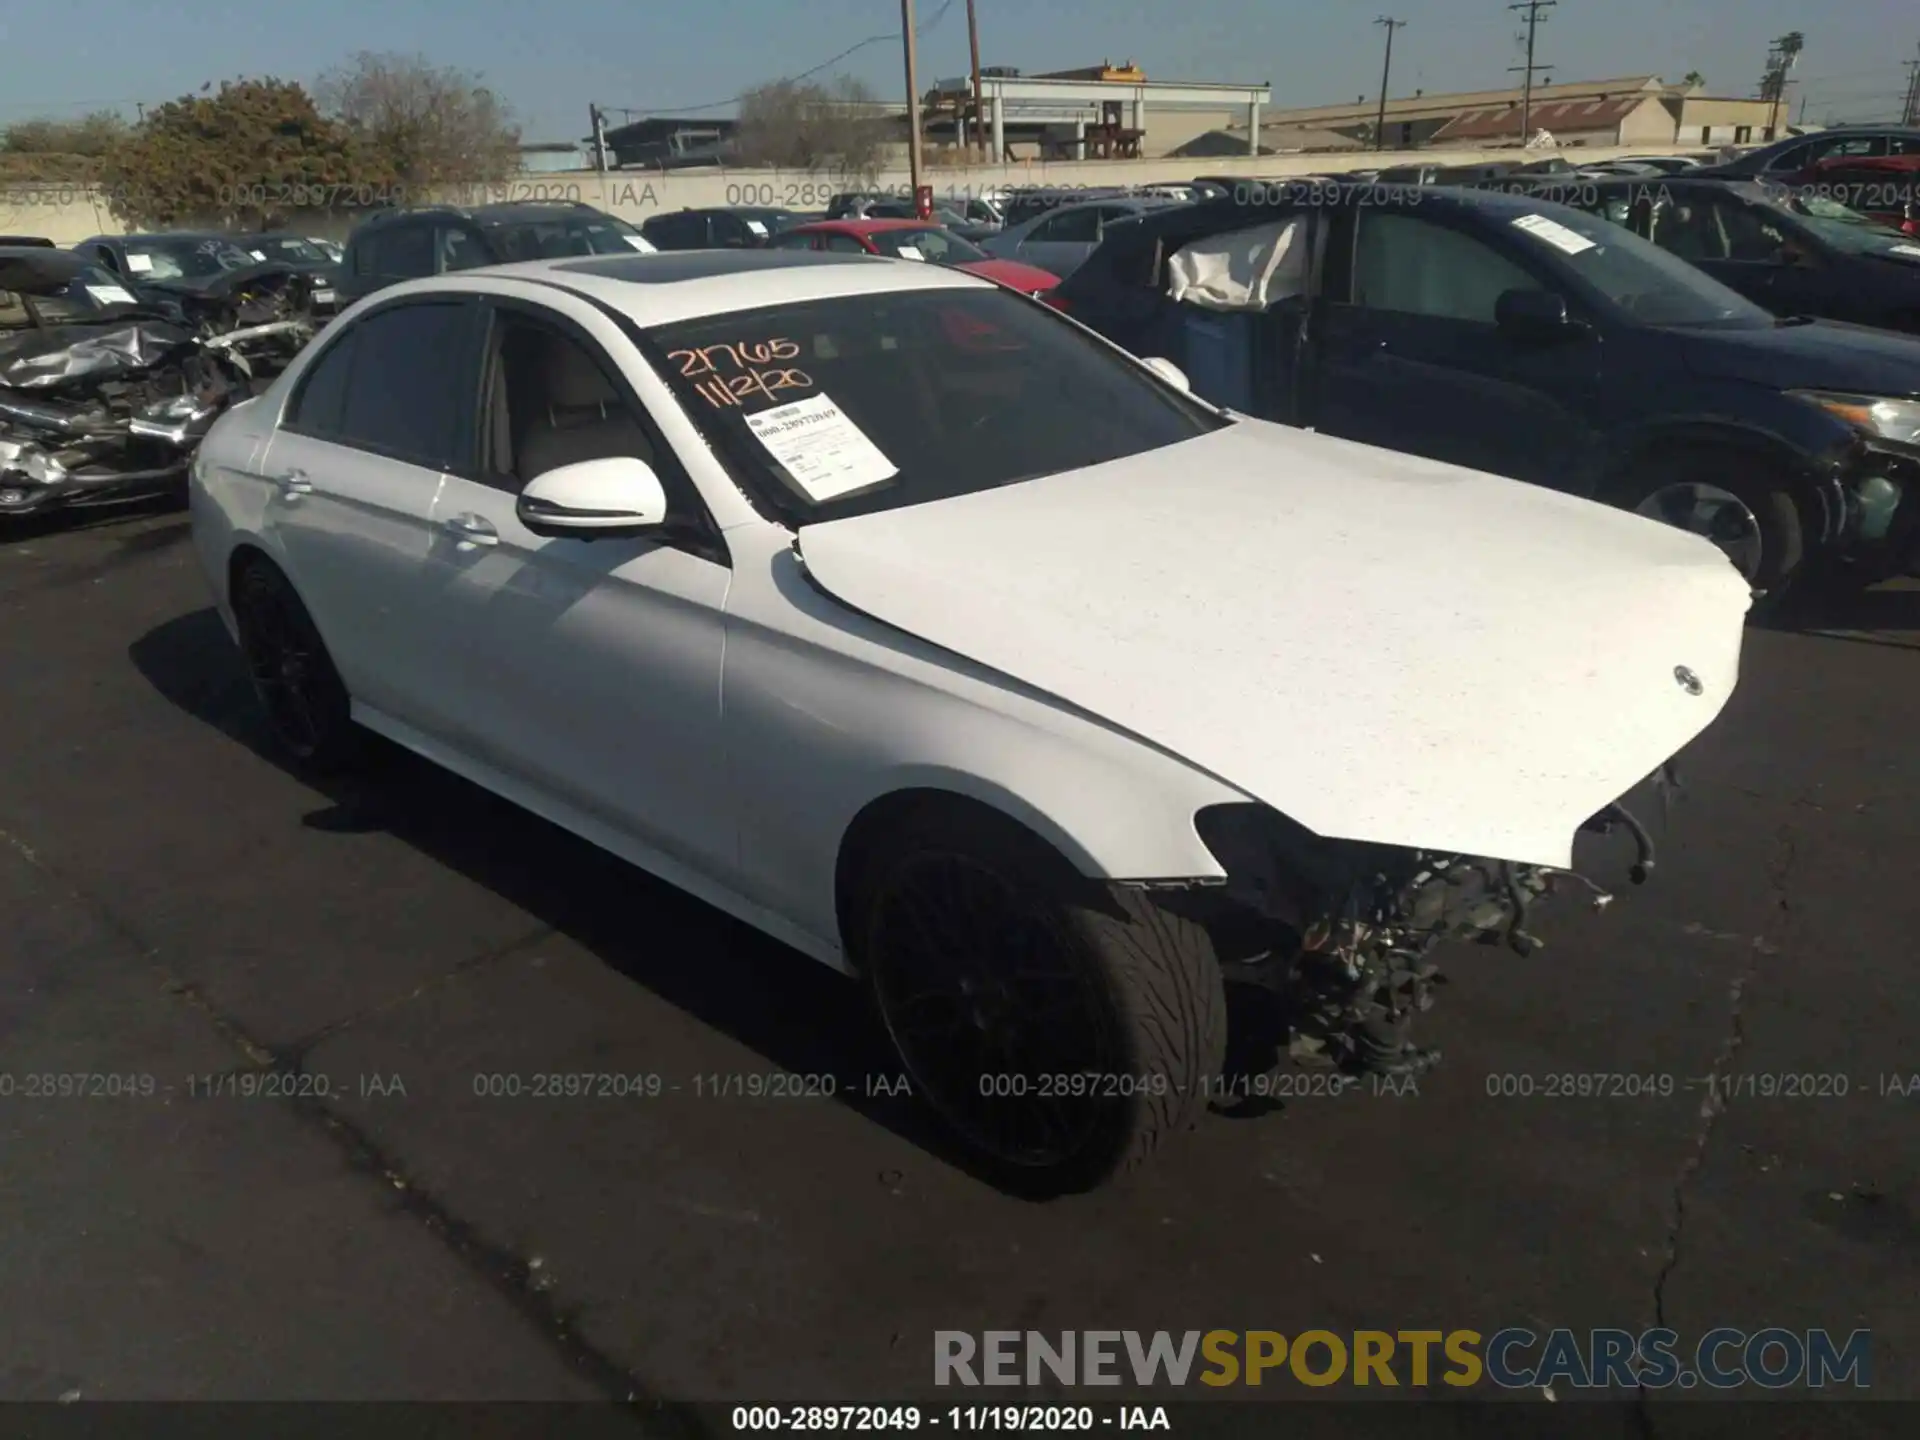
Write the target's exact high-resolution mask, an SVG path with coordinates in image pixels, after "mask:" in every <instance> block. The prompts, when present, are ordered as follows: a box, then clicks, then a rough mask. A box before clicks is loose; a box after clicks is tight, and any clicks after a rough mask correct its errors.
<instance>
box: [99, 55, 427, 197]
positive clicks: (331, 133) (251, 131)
mask: <svg viewBox="0 0 1920 1440" xmlns="http://www.w3.org/2000/svg"><path fill="white" fill-rule="evenodd" d="M100 178H101V180H102V182H103V183H104V184H105V185H106V187H107V203H108V206H109V207H110V208H111V209H112V211H113V213H114V214H115V216H116V217H118V218H119V219H120V220H121V221H123V222H125V223H128V224H133V225H143V226H181V225H218V226H222V227H226V226H235V227H254V226H259V227H266V228H272V227H275V226H278V225H281V224H284V223H285V222H286V220H287V219H288V218H289V217H290V216H292V215H294V214H296V213H300V212H311V211H316V210H328V209H335V208H339V209H346V208H351V207H353V206H355V205H363V204H366V203H368V201H369V198H370V197H374V196H379V195H382V194H385V193H390V192H391V190H392V187H393V184H394V176H393V174H392V173H391V171H390V170H388V169H385V168H383V166H382V162H381V158H380V157H379V156H378V155H371V154H368V153H366V151H365V150H364V149H363V147H361V146H360V145H359V144H358V142H357V141H356V139H355V137H354V136H353V134H352V133H351V132H350V131H348V130H347V129H346V128H345V127H344V126H342V125H340V124H338V123H337V122H335V121H333V120H329V119H328V118H326V117H325V116H323V115H322V114H321V113H320V111H319V109H318V108H317V107H316V106H315V105H314V102H313V98H312V97H311V96H310V95H308V94H307V92H306V90H305V89H303V88H302V87H301V86H300V85H298V84H296V83H294V82H292V81H287V80H275V79H270V78H269V79H259V80H233V81H224V82H222V83H221V86H220V88H219V90H218V91H216V92H214V93H212V94H207V93H204V87H203V93H201V94H198V95H183V96H182V97H181V98H180V99H178V100H170V101H168V102H167V103H166V104H164V105H161V106H158V107H156V108H155V109H153V110H152V111H150V112H148V114H147V116H146V118H145V119H144V120H143V121H141V123H140V124H138V125H136V126H134V127H133V129H132V131H131V133H130V134H129V135H128V136H127V139H126V140H125V142H124V143H122V144H120V145H118V146H117V147H115V149H114V150H113V152H112V153H111V154H110V155H109V156H108V157H107V159H106V161H105V163H104V164H103V165H102V167H101V172H100Z"/></svg>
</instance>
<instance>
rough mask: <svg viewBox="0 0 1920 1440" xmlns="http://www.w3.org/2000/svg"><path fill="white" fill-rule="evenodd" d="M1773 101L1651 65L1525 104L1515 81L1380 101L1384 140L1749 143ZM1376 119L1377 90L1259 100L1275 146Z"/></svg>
mask: <svg viewBox="0 0 1920 1440" xmlns="http://www.w3.org/2000/svg"><path fill="white" fill-rule="evenodd" d="M1774 109H1775V107H1774V106H1772V105H1770V104H1769V103H1768V102H1767V101H1764V100H1753V99H1725V98H1717V97H1709V96H1705V95H1702V94H1700V93H1698V92H1697V91H1694V90H1690V89H1688V88H1686V87H1683V86H1678V85H1668V84H1666V83H1665V82H1664V81H1663V80H1662V79H1661V78H1660V77H1659V76H1658V75H1627V76H1621V77H1617V78H1615V79H1611V80H1578V81H1571V82H1567V83H1562V84H1554V83H1545V84H1540V85H1536V86H1535V87H1534V89H1533V96H1532V104H1531V107H1530V108H1523V95H1522V92H1521V91H1520V90H1519V89H1518V88H1513V89H1506V90H1476V91H1467V92H1463V93H1458V94H1450V95H1424V94H1421V93H1419V92H1415V93H1414V94H1413V95H1411V96H1405V97H1402V98H1399V99H1389V100H1388V101H1387V105H1386V114H1385V140H1386V146H1385V148H1387V149H1390V150H1413V149H1420V148H1423V147H1427V146H1446V147H1449V148H1454V149H1488V148H1497V147H1500V146H1504V145H1515V146H1517V145H1520V144H1522V143H1524V141H1525V140H1526V139H1527V138H1530V137H1534V136H1538V135H1539V134H1540V132H1541V131H1545V132H1547V133H1548V134H1549V135H1551V136H1552V137H1553V139H1554V140H1555V141H1556V142H1557V143H1559V144H1560V145H1564V146H1603V145H1605V146H1618V145H1635V146H1638V145H1645V146H1675V145H1685V146H1708V145H1722V144H1745V143H1749V142H1754V143H1758V142H1760V141H1762V140H1767V139H1772V138H1774V130H1773V126H1774V125H1775V124H1776V119H1775V116H1774V113H1773V112H1774ZM1523 117H1524V122H1525V128H1526V134H1524V135H1523V133H1522V124H1523ZM1379 119H1380V100H1379V97H1378V96H1377V95H1376V96H1371V97H1369V96H1359V97H1356V99H1355V101H1354V103H1353V104H1351V105H1317V106H1312V107H1309V108H1306V109H1298V110H1268V111H1267V112H1265V114H1264V116H1263V117H1262V120H1261V126H1260V141H1261V147H1262V148H1263V149H1266V148H1272V149H1273V150H1275V151H1279V152H1282V153H1289V152H1293V153H1298V152H1301V151H1308V152H1311V151H1321V150H1327V151H1331V150H1337V149H1352V148H1367V149H1371V148H1372V147H1373V144H1374V131H1375V126H1376V124H1377V123H1378V121H1379ZM1785 120H1786V107H1785V106H1781V107H1779V116H1778V121H1777V123H1779V124H1782V125H1784V124H1785ZM1328 137H1338V138H1337V140H1330V139H1329V138H1328Z"/></svg>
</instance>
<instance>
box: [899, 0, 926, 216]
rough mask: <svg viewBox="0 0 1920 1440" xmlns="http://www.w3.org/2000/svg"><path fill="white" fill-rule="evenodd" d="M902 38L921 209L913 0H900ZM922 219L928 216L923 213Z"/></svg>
mask: <svg viewBox="0 0 1920 1440" xmlns="http://www.w3.org/2000/svg"><path fill="white" fill-rule="evenodd" d="M900 39H901V42H902V43H903V44H904V45H905V46H906V51H907V170H908V173H909V174H911V175H912V177H913V204H914V209H915V210H916V211H919V210H921V208H922V207H921V201H922V199H923V198H924V197H923V196H922V195H921V193H920V74H919V67H918V65H917V64H916V62H915V59H914V53H913V52H914V43H913V0H900ZM920 218H921V219H923V220H924V219H926V218H927V216H926V215H925V214H924V213H923V214H921V217H920Z"/></svg>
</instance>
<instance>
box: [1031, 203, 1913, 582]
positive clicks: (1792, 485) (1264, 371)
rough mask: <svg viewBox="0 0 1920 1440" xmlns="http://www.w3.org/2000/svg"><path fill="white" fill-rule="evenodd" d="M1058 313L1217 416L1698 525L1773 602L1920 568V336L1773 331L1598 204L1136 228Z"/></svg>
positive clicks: (1247, 206) (1179, 212) (1077, 277)
mask: <svg viewBox="0 0 1920 1440" xmlns="http://www.w3.org/2000/svg"><path fill="white" fill-rule="evenodd" d="M1250 189H1253V190H1257V189H1258V187H1250ZM1198 244H1204V245H1205V246H1206V250H1207V251H1208V252H1210V255H1211V258H1210V259H1209V260H1207V261H1205V262H1202V261H1198V260H1183V259H1182V252H1183V251H1185V250H1186V249H1187V248H1188V247H1190V246H1194V245H1198ZM1255 252H1257V253H1255ZM1229 260H1231V261H1232V262H1233V265H1232V267H1229V265H1228V264H1227V261H1229ZM1283 262H1284V263H1283ZM1249 266H1250V267H1251V270H1250V278H1249V273H1248V267H1249ZM1189 288H1190V289H1191V290H1192V291H1193V292H1194V293H1193V296H1192V298H1193V301H1194V302H1196V303H1183V302H1176V301H1175V300H1174V299H1173V297H1172V292H1173V291H1175V290H1180V291H1181V292H1182V293H1183V294H1185V293H1186V292H1187V290H1188V289H1189ZM1046 301H1047V303H1048V304H1050V305H1053V306H1054V307H1055V308H1057V309H1060V310H1062V311H1064V312H1065V313H1066V314H1068V315H1069V316H1071V317H1073V318H1074V319H1077V320H1079V321H1081V322H1082V323H1084V324H1086V325H1088V326H1091V327H1092V328H1093V329H1094V330H1096V331H1098V332H1100V333H1101V334H1103V335H1105V336H1106V337H1107V338H1108V339H1109V340H1112V341H1114V342H1115V343H1117V344H1119V345H1121V346H1123V347H1125V348H1126V349H1128V350H1131V351H1133V352H1134V353H1135V354H1136V355H1140V356H1143V357H1145V356H1162V357H1165V358H1166V359H1167V360H1170V361H1172V362H1173V363H1174V364H1175V365H1177V366H1182V367H1184V369H1185V371H1186V374H1187V375H1188V377H1189V379H1190V381H1191V383H1192V388H1193V389H1194V391H1196V392H1197V393H1198V394H1200V395H1202V396H1203V397H1205V398H1207V399H1209V400H1212V401H1215V402H1216V403H1218V404H1222V405H1227V406H1231V407H1233V408H1234V409H1237V410H1240V411H1243V412H1245V413H1247V414H1251V415H1255V416H1257V417H1259V418H1262V419H1267V420H1273V421H1278V422H1280V423H1282V424H1292V425H1299V426H1304V427H1309V428H1312V429H1316V430H1319V431H1321V432H1323V433H1325V434H1329V435H1335V436H1339V437H1342V438H1345V439H1350V440H1357V441H1361V442H1363V443H1366V444H1370V445H1378V446H1382V447H1384V448H1386V449H1390V450H1403V451H1409V452H1411V453H1413V454H1417V455H1424V456H1428V457H1430V458H1432V459H1435V460H1441V461H1448V462H1451V463H1454V464H1457V465H1463V466H1466V467H1468V468H1471V469H1475V470H1481V471H1488V472H1491V473H1493V474H1496V475H1507V476H1512V477H1513V478H1515V479H1520V480H1528V481H1532V482H1533V483H1535V484H1539V485H1545V486H1548V487H1551V488H1553V489H1557V490H1563V491H1570V492H1572V493H1574V494H1577V495H1582V496H1586V497H1589V498H1593V499H1598V500H1603V501H1607V502H1610V503H1612V504H1615V505H1619V506H1621V507H1623V508H1625V509H1628V510H1636V511H1639V512H1640V513H1641V514H1643V515H1646V516H1649V517H1651V518H1655V519H1661V520H1666V521H1668V522H1670V523H1673V524H1677V525H1681V526H1684V527H1686V528H1689V529H1693V530H1695V531H1697V532H1699V533H1701V534H1703V535H1705V536H1707V537H1708V538H1710V539H1712V540H1714V541H1716V542H1717V543H1719V544H1720V545H1721V547H1722V548H1723V549H1725V550H1726V551H1727V553H1728V555H1729V556H1730V557H1731V558H1732V559H1733V560H1734V561H1735V563H1736V564H1738V565H1739V566H1740V567H1741V569H1742V570H1743V571H1744V572H1745V573H1746V575H1747V576H1748V578H1749V579H1750V580H1751V581H1752V582H1753V584H1754V586H1755V588H1756V589H1759V590H1762V591H1766V592H1769V595H1770V598H1776V599H1777V597H1778V594H1779V592H1782V591H1784V590H1785V589H1786V588H1787V582H1788V581H1789V580H1790V579H1792V578H1793V577H1794V576H1795V575H1797V574H1800V573H1804V572H1806V571H1810V570H1814V569H1821V570H1828V571H1829V574H1830V575H1831V577H1832V578H1835V579H1841V578H1845V579H1848V580H1851V581H1853V582H1854V583H1870V582H1872V581H1875V580H1879V579H1884V578H1887V577H1889V576H1892V575H1898V574H1901V573H1905V572H1907V571H1908V570H1910V569H1915V568H1920V343H1916V342H1915V341H1914V340H1913V339H1911V338H1909V337H1907V336H1903V335H1898V334H1894V333H1892V332H1888V331H1880V330H1868V329H1863V328H1860V327H1856V326H1852V325H1840V324H1834V323H1831V322H1828V321H1824V320H1816V321H1801V320H1796V319H1784V318H1781V317H1778V316H1775V315H1771V314H1769V313H1768V312H1767V311H1765V310H1763V309H1761V308H1759V307H1757V306H1755V305H1753V304H1752V303H1750V302H1749V301H1747V300H1746V299H1744V298H1743V297H1741V296H1740V295H1738V294H1736V293H1735V292H1734V291H1732V290H1730V289H1728V288H1726V287H1725V286H1723V285H1721V284H1719V283H1717V282H1716V281H1714V280H1713V279H1711V278H1709V277H1708V276H1707V275H1706V274H1704V273H1703V272H1701V271H1699V270H1696V269H1695V268H1693V267H1692V266H1691V265H1688V264H1687V263H1686V262H1685V261H1683V260H1680V259H1678V258H1677V257H1675V256H1674V255H1671V254H1669V253H1668V252H1667V251H1666V250H1663V249H1661V248H1660V247H1659V246H1657V245H1652V244H1649V243H1648V242H1647V241H1645V240H1642V239H1641V238H1640V237H1638V236H1637V235H1634V234H1633V233H1632V232H1631V231H1629V230H1627V229H1625V228H1624V227H1622V226H1619V225H1616V224H1614V223H1613V222H1611V221H1608V220H1603V219H1601V218H1600V217H1598V216H1595V215H1589V214H1586V213H1584V212H1582V211H1579V210H1574V209H1571V208H1567V207H1563V206H1560V205H1555V204H1551V203H1547V202H1544V201H1539V200H1536V199H1534V198H1532V197H1529V196H1526V195H1517V194H1510V193H1506V192H1502V191H1494V190H1466V189H1453V188H1449V187H1439V186H1426V187H1421V188H1418V189H1413V188H1405V189H1399V190H1393V189H1387V188H1380V187H1369V186H1349V185H1337V186H1336V185H1320V186H1274V187H1270V189H1269V190H1268V192H1267V194H1266V195H1265V196H1264V197H1249V198H1248V199H1247V200H1246V201H1245V202H1244V203H1241V197H1231V198H1229V199H1226V200H1221V201H1214V202H1212V203H1209V204H1204V205H1188V206H1182V207H1179V208H1177V209H1173V210H1169V211H1154V212H1150V213H1149V214H1147V215H1146V216H1144V217H1142V218H1141V219H1138V220H1132V221H1123V222H1120V223H1118V224H1114V225H1110V226H1109V227H1108V229H1107V231H1106V237H1105V239H1104V241H1103V242H1102V244H1101V246H1100V248H1099V249H1098V250H1096V251H1095V252H1094V253H1093V255H1092V256H1091V257H1090V258H1089V259H1088V260H1087V261H1086V263H1085V264H1083V265H1082V266H1081V267H1080V268H1079V269H1077V270H1076V271H1075V272H1074V274H1073V275H1072V276H1071V277H1070V278H1069V279H1068V280H1066V281H1065V282H1064V283H1063V284H1061V286H1060V287H1059V288H1058V289H1057V290H1054V291H1052V292H1050V293H1049V294H1048V295H1047V297H1046ZM1285 478H1286V477H1284V476H1279V477H1276V480H1277V481H1284V480H1285ZM1515 563H1516V564H1525V563H1527V561H1526V558H1525V556H1524V554H1516V556H1515Z"/></svg>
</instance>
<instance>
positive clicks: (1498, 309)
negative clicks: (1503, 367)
mask: <svg viewBox="0 0 1920 1440" xmlns="http://www.w3.org/2000/svg"><path fill="white" fill-rule="evenodd" d="M1493 319H1494V323H1495V324H1496V325H1498V326H1499V327H1500V328H1501V329H1502V330H1503V331H1505V332H1506V333H1507V334H1509V335H1511V336H1513V337H1514V338H1515V339H1516V340H1529V341H1550V340H1567V339H1571V338H1572V337H1573V336H1575V335H1578V334H1581V333H1582V332H1583V331H1584V330H1585V329H1586V327H1585V326H1584V325H1582V324H1580V323H1579V322H1578V321H1577V320H1575V319H1574V318H1573V317H1572V316H1571V315H1570V314H1568V313H1567V301H1566V297H1565V296H1562V295H1557V294H1555V293H1554V292H1553V291H1551V290H1509V291H1507V292H1506V293H1505V294H1503V295H1502V296H1501V297H1500V299H1499V300H1498V301H1497V302H1495V304H1494V308H1493Z"/></svg>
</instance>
